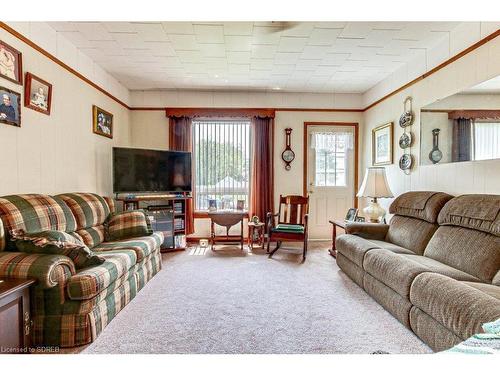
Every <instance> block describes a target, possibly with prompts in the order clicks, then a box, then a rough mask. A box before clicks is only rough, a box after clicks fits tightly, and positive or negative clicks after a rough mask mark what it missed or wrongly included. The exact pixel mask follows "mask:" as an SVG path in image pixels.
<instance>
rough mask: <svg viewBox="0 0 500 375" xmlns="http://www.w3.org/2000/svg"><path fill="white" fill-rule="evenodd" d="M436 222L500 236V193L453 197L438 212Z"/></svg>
mask: <svg viewBox="0 0 500 375" xmlns="http://www.w3.org/2000/svg"><path fill="white" fill-rule="evenodd" d="M438 222H439V224H440V225H455V226H458V227H463V228H470V229H476V230H480V231H483V232H486V233H490V234H492V235H494V236H497V237H500V195H487V194H470V195H461V196H459V197H456V198H453V199H452V200H450V201H449V202H448V203H446V205H445V206H444V208H443V209H442V210H441V212H440V213H439V218H438Z"/></svg>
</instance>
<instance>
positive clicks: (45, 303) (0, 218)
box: [0, 193, 163, 347]
mask: <svg viewBox="0 0 500 375" xmlns="http://www.w3.org/2000/svg"><path fill="white" fill-rule="evenodd" d="M113 212H114V202H113V200H112V199H109V198H106V197H101V196H99V195H97V194H90V193H70V194H60V195H56V196H47V195H41V194H22V195H10V196H5V197H0V278H2V277H15V278H27V277H31V278H35V279H36V280H37V283H36V285H35V286H34V288H33V292H32V297H31V299H32V300H31V310H32V311H31V315H32V319H33V330H32V342H33V344H34V345H35V346H59V347H74V346H79V345H84V344H88V343H91V342H92V341H94V340H95V339H96V337H97V336H98V335H99V333H100V332H101V331H102V330H103V328H104V327H105V326H106V325H107V324H108V323H109V322H110V321H111V320H112V319H113V318H114V317H115V316H116V315H117V314H118V313H119V312H120V311H121V310H122V309H123V307H124V306H125V305H126V304H127V303H128V302H129V301H130V300H132V298H134V297H135V296H136V295H137V293H138V291H139V290H140V289H141V288H142V287H143V286H144V285H145V284H146V283H147V282H148V281H149V280H150V279H151V278H152V277H153V276H154V275H155V274H156V273H157V272H159V271H160V269H161V258H160V245H161V243H162V242H163V235H162V233H157V232H155V233H153V234H152V235H150V236H144V237H135V238H130V239H126V240H122V241H112V242H104V238H105V226H106V224H107V220H108V218H109V216H110V214H111V213H113ZM13 229H23V230H24V231H25V232H26V233H36V232H40V231H44V230H59V231H64V232H66V233H70V234H72V235H73V236H75V237H77V238H79V239H81V240H82V241H83V242H84V243H85V244H86V245H87V246H88V247H89V248H90V249H92V251H93V252H94V253H95V254H97V255H99V256H101V257H103V258H104V259H105V261H104V263H102V264H100V265H98V266H93V267H88V268H84V269H78V270H77V269H75V265H74V264H73V262H72V260H71V259H70V258H68V257H66V256H63V255H52V254H28V253H23V252H19V251H17V248H16V247H15V243H14V242H13V241H12V240H11V239H10V232H11V231H12V230H13Z"/></svg>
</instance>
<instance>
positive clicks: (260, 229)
mask: <svg viewBox="0 0 500 375" xmlns="http://www.w3.org/2000/svg"><path fill="white" fill-rule="evenodd" d="M264 228H265V225H264V223H261V222H258V223H254V222H252V221H250V222H249V223H248V247H249V248H250V250H252V249H253V243H254V233H255V231H257V233H258V242H257V244H258V245H259V246H261V247H262V249H264V242H265V241H264Z"/></svg>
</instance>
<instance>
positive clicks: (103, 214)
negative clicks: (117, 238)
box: [56, 193, 114, 249]
mask: <svg viewBox="0 0 500 375" xmlns="http://www.w3.org/2000/svg"><path fill="white" fill-rule="evenodd" d="M56 197H57V198H58V199H61V200H62V201H64V203H66V205H67V206H68V207H69V209H70V210H71V212H72V213H73V215H74V217H75V220H76V233H77V234H78V235H79V236H80V237H81V238H82V240H83V242H84V243H85V245H87V246H88V247H89V248H91V249H92V248H93V247H95V246H97V245H99V244H100V243H101V242H103V241H104V237H105V234H104V233H105V230H104V223H105V221H106V220H107V219H108V217H109V215H110V213H112V209H111V208H110V205H109V204H108V202H109V201H110V200H109V199H106V198H104V197H101V196H100V195H97V194H92V193H66V194H59V195H57V196H56ZM113 207H114V206H113Z"/></svg>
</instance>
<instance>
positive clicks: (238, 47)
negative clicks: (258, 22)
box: [224, 35, 252, 52]
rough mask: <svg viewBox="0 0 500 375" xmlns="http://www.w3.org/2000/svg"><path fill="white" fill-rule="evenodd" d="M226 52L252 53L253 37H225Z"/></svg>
mask: <svg viewBox="0 0 500 375" xmlns="http://www.w3.org/2000/svg"><path fill="white" fill-rule="evenodd" d="M224 41H225V45H226V51H237V52H240V51H251V50H252V37H251V36H241V35H233V36H225V37H224Z"/></svg>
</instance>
